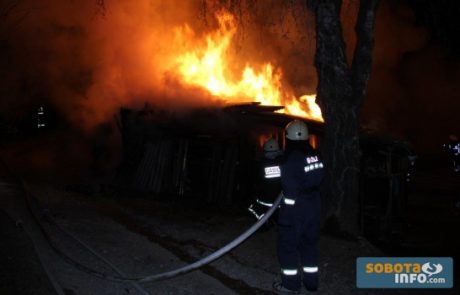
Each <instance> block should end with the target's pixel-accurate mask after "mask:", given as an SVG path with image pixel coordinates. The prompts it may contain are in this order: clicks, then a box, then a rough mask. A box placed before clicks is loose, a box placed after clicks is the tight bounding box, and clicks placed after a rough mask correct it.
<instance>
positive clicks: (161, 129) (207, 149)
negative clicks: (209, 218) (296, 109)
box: [118, 103, 414, 233]
mask: <svg viewBox="0 0 460 295" xmlns="http://www.w3.org/2000/svg"><path fill="white" fill-rule="evenodd" d="M281 108H282V107H279V106H265V105H260V104H258V103H244V104H236V105H230V106H226V107H209V108H201V109H196V110H193V111H189V112H187V113H182V114H177V113H171V112H167V111H162V110H158V109H154V108H150V107H145V108H144V109H143V110H132V109H121V110H120V116H119V125H120V129H121V133H122V140H123V160H122V163H121V165H120V167H119V171H118V180H119V181H118V182H119V183H122V184H123V185H124V186H125V187H128V188H130V189H135V190H137V191H141V192H150V193H153V194H155V195H156V196H168V197H172V198H179V199H186V200H199V201H204V202H206V203H213V204H216V205H222V206H227V205H230V204H238V203H241V202H245V201H246V200H247V199H248V197H250V193H251V187H252V184H253V182H254V175H255V174H256V173H255V171H254V169H255V167H256V162H257V160H258V159H260V158H261V157H262V149H261V146H262V144H263V142H264V140H265V139H267V138H269V137H273V138H276V139H278V140H279V141H280V142H282V140H283V130H284V126H285V125H286V124H287V123H288V122H289V121H291V120H293V119H294V118H295V117H293V116H290V115H286V114H282V113H278V112H276V111H278V110H280V109H281ZM304 120H305V121H306V122H307V124H308V126H309V130H310V133H311V138H310V141H311V143H312V145H313V146H318V145H320V141H321V136H322V129H323V128H322V123H320V122H317V121H312V120H308V119H304ZM361 146H362V151H363V158H362V168H361V177H360V179H361V188H360V199H361V221H362V228H363V230H365V231H375V232H382V231H384V232H389V233H390V232H394V231H397V230H398V228H400V227H401V224H402V223H403V222H404V218H403V216H404V211H405V203H406V198H407V186H408V183H409V182H408V180H409V179H408V173H411V169H413V162H411V161H412V160H411V159H413V156H414V153H413V151H412V149H411V148H410V147H409V146H408V145H406V144H404V143H401V142H399V141H396V140H392V139H388V138H386V137H381V136H377V135H374V134H372V133H368V132H363V134H362V136H361ZM411 157H412V158H411ZM411 163H412V166H411Z"/></svg>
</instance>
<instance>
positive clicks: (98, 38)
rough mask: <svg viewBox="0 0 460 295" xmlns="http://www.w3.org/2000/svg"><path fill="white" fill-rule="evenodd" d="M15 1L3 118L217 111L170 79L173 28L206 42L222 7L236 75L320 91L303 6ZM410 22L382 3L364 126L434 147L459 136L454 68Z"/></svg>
mask: <svg viewBox="0 0 460 295" xmlns="http://www.w3.org/2000/svg"><path fill="white" fill-rule="evenodd" d="M10 2H11V1H1V2H0V11H2V12H3V11H8V13H6V14H5V13H2V14H1V15H2V19H0V54H1V55H2V59H1V61H0V73H1V77H2V78H1V79H0V96H1V102H0V112H1V113H2V115H3V116H7V117H13V118H15V117H20V116H22V115H24V112H27V111H28V110H30V109H32V108H35V107H36V106H37V105H39V104H42V103H48V104H51V105H52V106H53V107H55V108H57V109H58V110H59V112H60V113H61V114H62V115H63V116H64V117H65V118H66V119H67V120H68V122H70V123H71V124H72V125H73V126H74V127H77V128H80V129H83V130H92V129H93V128H94V127H95V126H97V125H98V124H100V123H103V122H106V121H110V120H112V118H113V115H114V114H115V113H116V112H117V111H118V109H119V107H121V106H127V107H133V106H142V105H144V103H145V102H148V103H150V104H154V105H159V106H162V107H169V108H173V109H182V108H188V107H192V106H203V105H209V104H210V103H219V102H218V101H217V100H216V99H215V98H214V97H212V96H211V95H209V94H207V93H205V92H204V91H202V90H199V89H193V88H190V87H188V86H185V85H183V84H182V83H180V81H178V80H177V79H176V78H175V77H174V75H171V74H170V73H171V71H172V70H173V69H174V67H175V64H174V56H175V55H177V54H179V53H180V49H181V44H177V40H176V39H175V30H176V29H177V28H179V27H183V26H184V25H185V24H187V25H188V26H189V27H190V29H191V30H192V31H193V33H194V34H195V35H196V36H197V38H199V37H200V36H202V35H203V34H204V33H206V32H209V31H211V30H213V29H215V28H216V26H217V23H216V20H215V19H214V17H213V15H214V12H215V11H217V10H219V9H222V7H224V8H226V9H227V10H228V11H230V12H232V13H233V14H234V15H235V17H236V19H237V24H238V32H237V34H236V36H235V40H234V43H233V44H232V47H231V49H230V50H231V51H232V56H233V64H232V66H234V67H244V65H245V64H246V63H248V62H251V63H254V64H256V65H257V64H262V63H265V62H272V63H273V64H274V65H275V66H277V67H279V68H280V69H282V71H283V83H285V85H286V86H287V87H291V88H292V89H293V91H294V92H295V93H296V95H302V94H306V93H308V94H310V93H313V92H315V88H316V83H317V78H316V71H315V68H314V63H313V62H314V51H315V33H314V31H315V23H314V18H313V16H312V14H311V13H310V12H309V11H308V9H307V7H306V5H305V3H304V1H249V0H248V1H217V0H215V1H210V0H208V1H162V0H142V1H105V9H101V7H99V6H97V5H96V2H97V1H94V0H84V1H73V0H69V1H58V0H42V1H32V0H22V1H16V2H15V1H12V2H15V3H17V5H16V6H13V7H12V8H11V9H9V7H10V6H9V3H10ZM235 3H238V5H235ZM7 8H8V9H7ZM356 11H357V1H344V7H343V11H342V20H343V29H344V36H345V39H346V41H347V44H348V46H347V50H348V54H349V56H351V53H352V49H353V44H354V23H355V19H356ZM414 23H415V22H414V16H413V13H412V11H411V9H410V8H409V7H406V6H405V4H404V1H396V0H391V1H382V3H381V5H380V9H379V12H378V19H377V25H376V44H375V52H374V65H373V71H372V76H371V80H370V82H369V91H368V99H367V100H366V102H365V105H364V107H363V120H362V122H363V125H364V126H367V127H372V128H376V129H378V130H380V131H384V132H389V133H391V134H394V135H397V136H399V137H401V138H403V139H407V140H411V141H413V142H414V143H415V144H420V146H422V143H423V144H424V145H425V146H424V147H423V149H425V148H426V149H430V148H431V149H434V148H436V146H437V144H438V142H442V140H443V138H445V137H447V134H449V133H454V132H456V133H460V130H458V128H459V127H458V126H457V127H455V128H457V129H455V128H451V127H450V126H451V124H453V123H455V122H456V114H455V113H454V111H453V109H458V107H459V102H458V100H455V99H454V98H455V97H456V93H458V90H459V89H458V88H459V86H457V85H456V84H457V83H456V81H458V78H459V71H458V67H456V66H450V65H448V64H447V63H446V62H445V61H444V59H443V57H442V55H441V54H440V53H439V51H438V50H437V49H436V47H435V46H432V45H431V44H430V43H429V42H428V41H429V36H428V34H427V33H426V32H425V31H424V30H423V29H422V28H419V27H416V26H415V25H414ZM440 130H442V131H440ZM435 133H436V134H438V136H433V134H435ZM427 137H430V138H433V143H432V144H431V143H427V141H426V140H425V138H427Z"/></svg>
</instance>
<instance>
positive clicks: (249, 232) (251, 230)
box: [139, 193, 283, 282]
mask: <svg viewBox="0 0 460 295" xmlns="http://www.w3.org/2000/svg"><path fill="white" fill-rule="evenodd" d="M282 198H283V193H280V194H279V196H278V198H277V199H276V200H275V202H273V206H272V207H271V208H270V209H269V210H268V211H267V212H266V213H265V214H264V216H262V218H261V219H259V220H258V221H257V222H256V223H254V224H253V225H252V226H251V227H250V228H248V229H247V230H246V231H245V232H243V233H242V234H241V235H240V236H238V237H237V238H236V239H234V240H233V241H231V242H230V243H228V244H227V245H225V246H224V247H222V248H220V249H219V250H217V251H215V252H214V253H212V254H210V255H208V256H206V257H204V258H202V259H200V260H198V261H196V262H194V263H192V264H189V265H186V266H184V267H181V268H178V269H176V270H172V271H168V272H164V273H160V274H156V275H151V276H146V277H144V278H142V279H140V280H139V282H150V281H157V280H161V279H166V278H172V277H175V276H177V275H179V274H182V273H186V272H189V271H192V270H195V269H197V268H200V267H202V266H204V265H206V264H208V263H211V262H212V261H214V260H216V259H217V258H219V257H221V256H222V255H224V254H226V253H228V252H229V251H231V250H232V249H233V248H235V247H236V246H238V245H240V244H241V243H242V242H244V241H245V240H246V239H247V238H249V237H250V236H251V235H252V234H254V233H255V232H256V231H257V230H258V229H259V228H260V227H261V226H262V225H263V224H264V223H265V222H266V221H267V220H268V219H269V218H270V217H271V216H272V215H273V213H274V212H275V210H276V209H278V205H279V204H280V202H281V199H282Z"/></svg>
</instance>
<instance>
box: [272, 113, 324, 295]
mask: <svg viewBox="0 0 460 295" xmlns="http://www.w3.org/2000/svg"><path fill="white" fill-rule="evenodd" d="M285 138H286V148H285V159H284V161H283V164H282V165H281V184H282V189H283V194H284V197H283V200H282V202H281V205H280V209H279V212H278V260H279V263H280V266H281V282H274V283H273V288H274V289H275V290H276V291H278V292H280V293H282V294H290V293H291V294H298V293H299V292H300V289H301V285H302V282H303V284H304V286H305V287H306V288H307V290H309V291H316V290H317V288H318V249H317V243H318V238H319V225H320V193H319V185H320V183H321V180H322V178H323V170H324V169H323V168H324V166H323V163H322V162H321V159H320V157H319V155H318V153H317V152H316V151H315V150H314V149H313V147H312V146H311V145H310V144H309V142H308V138H309V135H308V128H307V126H306V125H305V123H303V122H302V121H299V120H295V121H292V122H290V123H289V124H288V125H287V126H286V129H285ZM299 265H301V268H300V269H299Z"/></svg>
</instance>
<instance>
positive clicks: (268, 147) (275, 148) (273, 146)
mask: <svg viewBox="0 0 460 295" xmlns="http://www.w3.org/2000/svg"><path fill="white" fill-rule="evenodd" d="M264 151H265V152H279V151H280V145H279V144H278V141H277V140H276V139H274V138H270V139H269V140H267V141H266V142H265V143H264Z"/></svg>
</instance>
